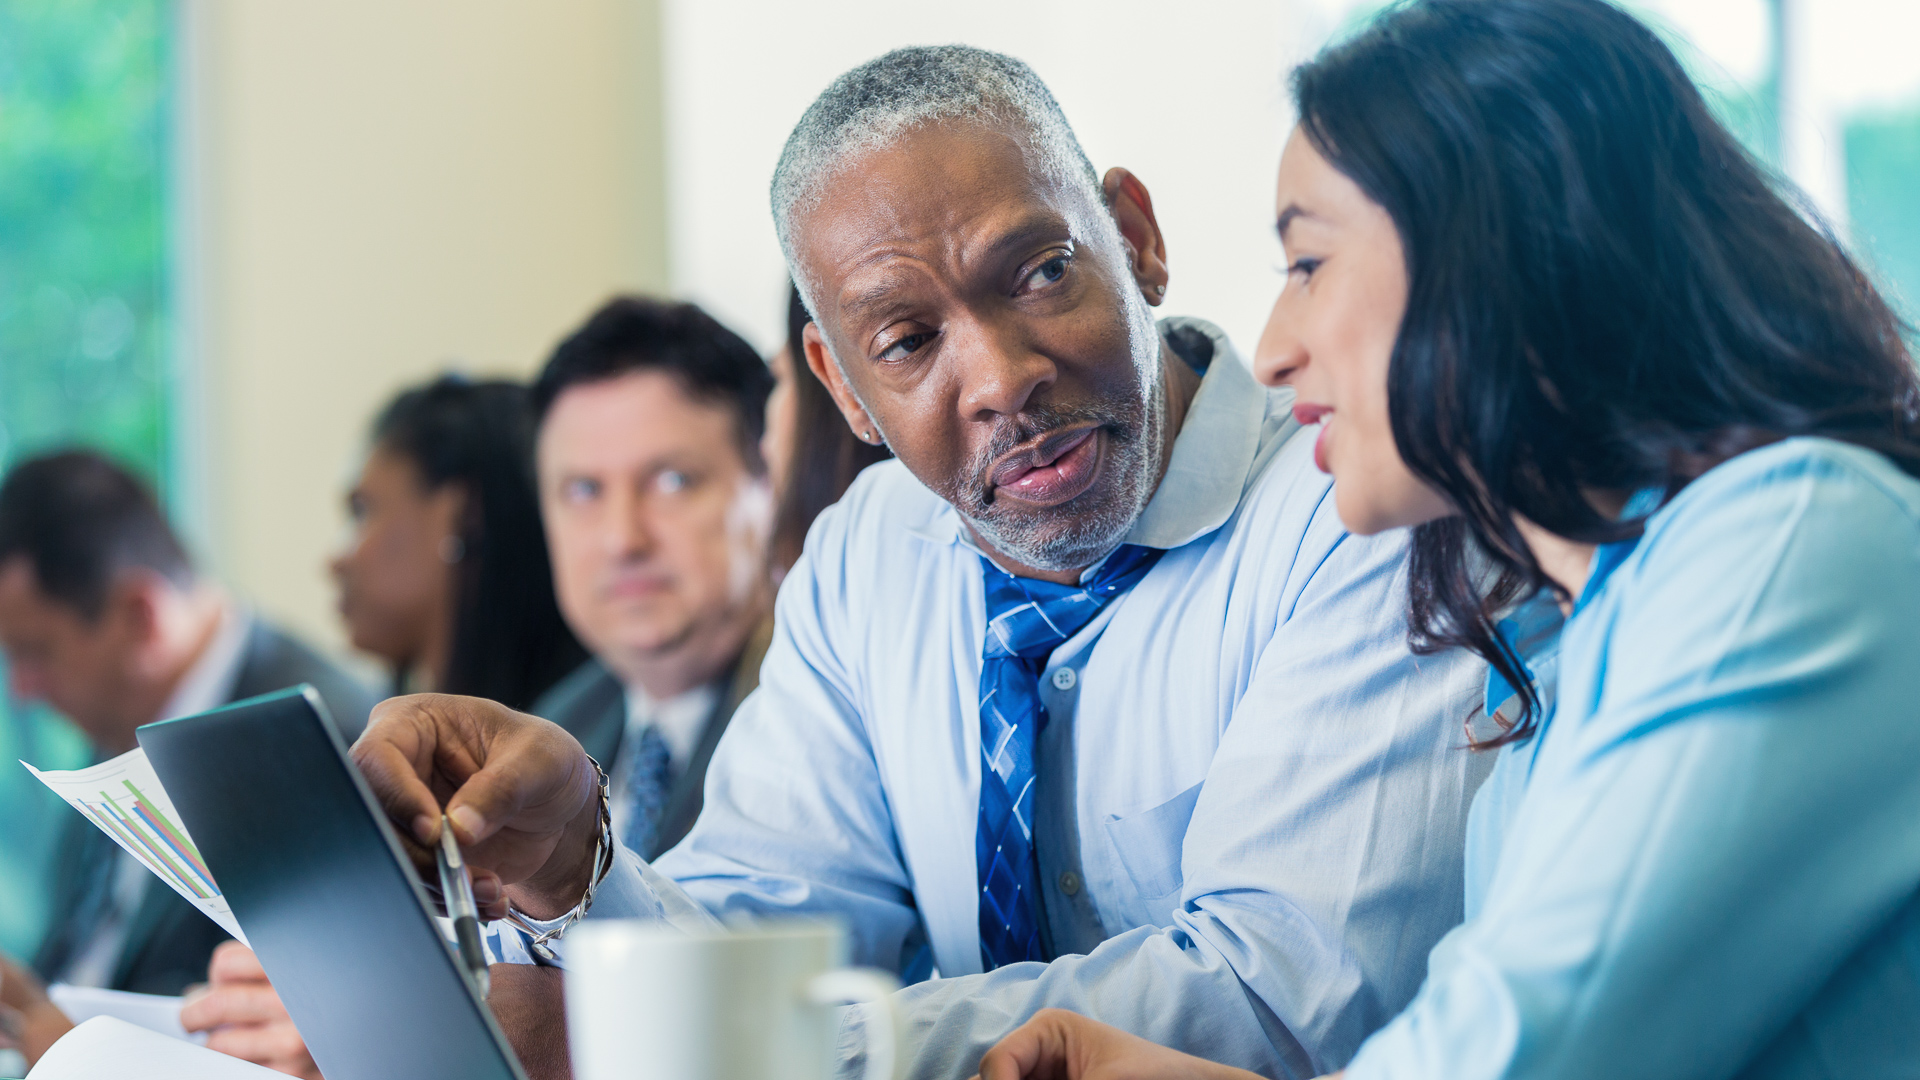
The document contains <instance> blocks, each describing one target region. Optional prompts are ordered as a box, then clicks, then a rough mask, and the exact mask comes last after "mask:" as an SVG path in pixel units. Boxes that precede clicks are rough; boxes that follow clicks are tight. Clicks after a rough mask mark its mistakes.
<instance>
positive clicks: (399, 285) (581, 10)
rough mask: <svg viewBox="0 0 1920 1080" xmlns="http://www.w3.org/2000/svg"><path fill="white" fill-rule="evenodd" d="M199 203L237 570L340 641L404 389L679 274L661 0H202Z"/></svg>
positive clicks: (534, 362) (539, 342) (193, 337)
mask: <svg viewBox="0 0 1920 1080" xmlns="http://www.w3.org/2000/svg"><path fill="white" fill-rule="evenodd" d="M184 26H185V32H186V41H185V44H186V47H187V56H188V57H189V63H190V64H191V72H190V75H189V78H190V85H189V86H188V96H189V98H190V100H189V101H188V102H187V103H186V108H187V110H188V113H189V116H188V120H189V122H190V123H189V127H190V129H191V140H192V146H191V148H190V150H189V152H188V155H187V157H188V160H186V161H185V162H183V166H182V167H183V170H184V175H185V178H186V180H187V182H188V185H189V186H190V187H191V188H192V193H191V197H190V198H188V199H186V200H184V202H185V204H186V205H183V207H182V208H181V209H182V214H181V217H180V221H181V223H182V225H183V226H184V227H185V229H186V230H187V231H188V232H190V234H191V235H187V236H185V237H183V238H182V242H183V244H184V251H185V256H184V259H183V262H184V265H183V272H184V277H185V279H186V280H185V282H184V284H185V286H186V289H187V292H186V294H185V297H184V298H185V300H186V306H187V308H188V310H187V312H186V315H187V316H188V319H187V322H188V324H189V325H190V326H191V327H192V332H191V334H190V335H188V337H187V339H186V341H185V345H186V347H187V348H188V349H189V353H188V356H189V358H190V360H191V366H192V367H194V368H196V369H197V371H198V376H199V377H198V378H197V380H196V383H197V387H198V390H197V392H198V393H199V394H200V395H201V397H202V400H201V401H200V402H199V403H198V404H197V405H196V406H195V408H193V409H191V410H185V411H183V415H184V416H187V417H189V420H188V422H189V423H198V424H199V425H201V426H202V427H203V428H204V431H203V432H202V433H201V434H202V435H203V437H201V438H198V439H196V440H194V443H193V447H192V448H193V452H194V453H195V454H196V455H197V456H198V457H199V458H200V462H199V464H198V466H197V469H196V471H197V472H198V474H199V478H200V481H201V483H202V484H203V486H204V490H205V497H204V500H203V501H204V503H205V508H204V511H203V512H204V513H205V515H206V524H205V526H203V527H202V528H201V529H199V530H196V531H197V532H198V533H199V534H200V535H201V536H202V537H203V538H204V539H203V542H204V546H205V547H207V548H208V549H210V554H211V556H212V558H211V561H212V564H213V567H214V569H215V571H216V572H217V573H218V574H219V575H220V576H221V577H223V578H225V579H226V580H227V581H229V582H230V583H232V584H233V585H234V586H236V587H237V588H238V590H239V591H240V592H241V593H242V594H244V595H245V596H247V597H248V598H250V599H251V600H253V601H254V602H255V603H256V604H258V605H259V607H260V608H261V609H262V610H263V611H265V612H266V613H267V614H268V615H269V616H272V617H275V618H278V619H280V620H282V621H284V622H287V623H290V624H291V625H292V626H293V627H294V628H295V629H297V630H299V631H300V632H302V633H303V634H305V635H306V636H308V637H309V638H310V639H312V640H316V641H318V642H320V643H322V644H325V645H328V646H332V647H335V648H338V647H340V646H341V645H342V644H343V635H342V633H341V630H340V627H339V620H338V618H337V617H336V616H335V615H334V612H333V588H332V586H331V584H330V582H329V581H328V580H327V577H326V575H325V572H324V570H323V563H324V561H325V559H326V558H327V556H328V554H329V553H330V552H331V551H332V550H333V548H334V546H335V545H336V544H337V543H338V542H339V541H340V539H341V536H342V531H343V526H344V524H345V520H344V514H343V512H342V509H341V496H342V494H343V483H344V481H345V479H346V477H347V475H348V470H349V468H350V466H351V465H352V463H353V462H354V460H355V458H356V456H357V454H358V453H359V451H360V449H361V446H362V443H363V441H364V439H365V432H366V427H367V424H368V423H369V422H370V420H371V419H372V417H373V414H374V412H375V410H376V409H378V407H379V406H380V405H381V404H382V403H383V402H384V401H386V400H387V399H388V398H389V397H390V396H391V395H392V394H393V392H394V391H395V390H396V389H397V388H399V387H401V386H403V385H405V384H408V383H410V382H415V381H418V380H420V379H422V378H424V377H426V376H428V375H429V374H432V373H434V372H437V371H439V370H443V369H445V368H446V367H448V366H452V365H457V366H460V367H463V368H465V369H466V370H468V371H469V372H475V373H481V372H504V373H512V374H516V375H524V374H528V373H531V372H532V371H534V370H535V369H536V368H537V366H538V364H539V363H540V361H541V360H542V359H543V358H544V355H545V354H546V352H547V351H548V350H549V349H551V347H552V345H553V344H554V342H555V341H557V340H558V339H559V337H560V335H561V334H563V333H564V332H565V331H566V330H567V329H569V328H570V327H572V326H573V325H575V324H577V323H578V322H579V320H580V319H581V318H582V317H583V316H584V315H585V314H586V313H587V312H588V311H590V310H591V309H592V308H593V307H594V306H596V305H597V304H598V303H599V302H600V301H601V300H602V299H604V298H605V297H606V296H607V295H608V294H609V293H611V292H613V291H615V290H623V289H648V290H660V289H663V288H665V286H666V260H665V244H664V242H663V240H662V236H663V234H664V228H665V226H664V221H665V211H664V203H663V202H662V195H661V188H662V183H663V181H662V178H661V174H660V158H659V155H660V147H659V122H660V112H659V102H658V95H659V89H658V61H657V57H658V42H657V38H656V34H657V26H658V24H657V16H656V12H655V8H654V4H653V0H549V2H546V3H540V4H522V3H519V2H517V0H326V2H325V3H306V2H296V0H188V2H187V4H186V7H185V12H184Z"/></svg>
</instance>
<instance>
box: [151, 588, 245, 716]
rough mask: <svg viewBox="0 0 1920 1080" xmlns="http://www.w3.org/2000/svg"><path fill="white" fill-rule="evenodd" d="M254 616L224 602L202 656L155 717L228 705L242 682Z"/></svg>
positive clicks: (202, 710)
mask: <svg viewBox="0 0 1920 1080" xmlns="http://www.w3.org/2000/svg"><path fill="white" fill-rule="evenodd" d="M252 628H253V617H252V616H250V615H248V614H247V612H246V611H244V610H242V609H241V608H239V607H236V606H234V605H232V604H226V605H223V610H222V611H221V613H220V629H218V630H216V631H214V634H213V640H211V641H209V642H208V643H207V647H206V648H205V649H203V650H201V652H200V657H199V659H197V660H195V661H194V662H193V666H192V667H190V668H188V669H187V673H186V674H185V675H183V676H181V678H180V683H179V685H177V686H175V687H174V688H173V693H172V695H171V696H169V697H168V698H167V703H166V705H164V706H162V707H161V709H160V715H159V716H156V717H154V719H155V720H172V719H174V718H176V717H181V716H192V715H194V714H195V713H203V712H206V711H207V710H209V709H217V708H219V707H220V706H222V705H225V704H226V703H227V701H228V699H229V698H231V697H232V696H233V687H234V684H235V683H237V682H239V681H240V664H241V661H242V660H244V659H245V653H246V646H247V632H248V631H249V630H251V629H252Z"/></svg>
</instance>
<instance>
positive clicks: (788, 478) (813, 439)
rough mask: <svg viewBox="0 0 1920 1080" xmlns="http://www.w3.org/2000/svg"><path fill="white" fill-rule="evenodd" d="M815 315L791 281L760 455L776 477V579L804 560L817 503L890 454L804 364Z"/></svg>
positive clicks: (836, 496)
mask: <svg viewBox="0 0 1920 1080" xmlns="http://www.w3.org/2000/svg"><path fill="white" fill-rule="evenodd" d="M812 321H813V319H812V317H811V316H809V315H808V314H807V305H806V304H805V302H803V301H802V300H801V299H800V290H799V289H796V288H794V287H793V285H792V284H791V283H789V284H788V285H787V341H786V344H785V345H783V346H781V348H780V351H779V352H777V353H774V354H773V359H772V360H770V361H768V365H767V366H768V367H770V368H771V369H772V370H773V378H774V384H773V393H772V395H771V396H769V397H768V398H767V432H766V434H765V435H764V436H762V437H761V439H760V455H761V456H762V457H764V458H765V459H766V461H767V475H768V476H770V477H771V478H772V479H773V490H774V500H775V502H774V512H773V539H772V541H771V542H770V543H769V545H768V550H769V555H770V557H771V558H772V559H773V570H774V578H775V580H776V581H778V580H779V579H780V578H781V577H784V576H785V575H786V572H787V569H788V568H789V567H791V566H792V565H793V564H794V563H796V562H798V561H799V559H800V550H801V548H802V547H803V546H805V544H806V539H807V530H808V529H810V528H812V527H813V519H814V518H816V517H819V516H820V511H822V510H825V509H826V508H827V507H829V506H832V505H833V504H834V503H837V502H839V501H840V496H842V495H845V494H846V493H847V486H848V485H849V484H852V483H853V478H854V477H856V476H858V475H860V470H862V469H864V468H866V467H867V466H869V465H872V464H875V463H877V462H881V461H885V460H887V458H889V457H891V456H892V454H890V453H889V452H888V451H887V448H886V447H885V446H884V445H879V446H876V445H874V444H872V443H867V442H863V441H861V439H860V437H859V436H857V435H855V434H854V433H853V429H852V428H850V427H848V426H847V422H846V420H844V419H843V418H842V417H841V416H840V408H839V406H837V405H835V404H834V403H833V395H832V394H829V393H828V392H827V387H826V384H825V383H822V382H821V381H820V379H819V377H818V376H816V375H814V373H813V369H811V368H809V367H807V363H806V359H805V357H806V352H805V350H804V349H803V348H802V346H801V343H800V333H801V331H802V330H804V329H806V326H807V324H808V323H809V322H812ZM795 357H799V358H800V359H799V360H798V361H797V362H796V361H795Z"/></svg>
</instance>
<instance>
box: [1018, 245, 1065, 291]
mask: <svg viewBox="0 0 1920 1080" xmlns="http://www.w3.org/2000/svg"><path fill="white" fill-rule="evenodd" d="M1070 258H1071V256H1069V255H1067V254H1066V253H1065V252H1062V253H1061V254H1059V255H1055V256H1054V257H1053V258H1051V259H1048V260H1047V261H1046V262H1043V263H1041V264H1040V265H1039V266H1037V267H1034V270H1033V273H1031V274H1028V275H1027V279H1026V280H1025V281H1023V282H1021V283H1020V287H1021V290H1022V291H1025V292H1031V291H1033V290H1035V289H1044V288H1046V287H1047V286H1049V285H1051V284H1053V283H1054V282H1056V281H1059V280H1060V279H1061V278H1063V277H1066V276H1067V262H1068V260H1069V259H1070Z"/></svg>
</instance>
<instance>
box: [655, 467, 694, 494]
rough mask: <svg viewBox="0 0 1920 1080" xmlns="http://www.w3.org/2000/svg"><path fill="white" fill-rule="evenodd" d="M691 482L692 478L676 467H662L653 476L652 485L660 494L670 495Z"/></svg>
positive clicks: (682, 489) (685, 487)
mask: <svg viewBox="0 0 1920 1080" xmlns="http://www.w3.org/2000/svg"><path fill="white" fill-rule="evenodd" d="M692 483H693V478H692V477H690V476H688V475H687V474H686V473H683V472H681V471H680V470H678V469H663V470H661V471H660V473H659V475H657V476H655V477H654V478H653V486H654V488H655V489H657V490H658V491H659V492H660V493H661V494H662V495H672V494H675V493H677V492H681V491H685V490H686V489H687V488H688V487H689V486H690V485H691V484H692Z"/></svg>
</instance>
